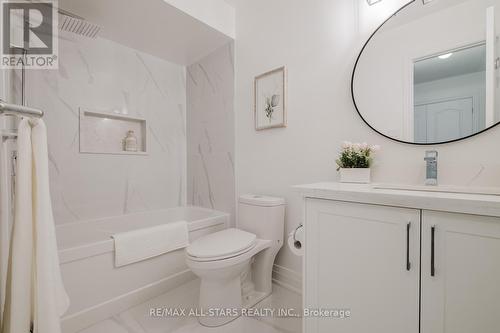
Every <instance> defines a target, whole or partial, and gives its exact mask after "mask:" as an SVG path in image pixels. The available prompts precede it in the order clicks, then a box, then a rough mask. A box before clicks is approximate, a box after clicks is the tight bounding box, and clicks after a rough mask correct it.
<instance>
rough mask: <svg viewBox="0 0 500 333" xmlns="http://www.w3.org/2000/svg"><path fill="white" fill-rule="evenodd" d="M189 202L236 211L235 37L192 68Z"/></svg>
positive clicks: (189, 78)
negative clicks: (233, 40)
mask: <svg viewBox="0 0 500 333" xmlns="http://www.w3.org/2000/svg"><path fill="white" fill-rule="evenodd" d="M187 73H188V74H187V101H188V106H187V149H188V186H187V191H188V196H187V199H188V203H189V204H193V205H196V206H201V207H206V208H212V209H217V210H220V211H223V212H227V213H230V214H231V220H232V221H233V220H234V215H235V193H234V191H235V174H234V52H233V43H229V44H227V45H226V46H224V47H221V48H219V49H218V50H216V51H215V52H213V53H212V54H210V55H209V56H207V57H205V58H204V59H202V60H200V61H199V62H197V63H195V64H192V65H191V66H189V67H188V68H187Z"/></svg>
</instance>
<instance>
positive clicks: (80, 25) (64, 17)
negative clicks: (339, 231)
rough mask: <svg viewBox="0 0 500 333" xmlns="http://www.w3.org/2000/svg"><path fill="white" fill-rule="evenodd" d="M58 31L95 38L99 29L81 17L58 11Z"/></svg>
mask: <svg viewBox="0 0 500 333" xmlns="http://www.w3.org/2000/svg"><path fill="white" fill-rule="evenodd" d="M58 11H59V30H61V31H68V32H72V33H74V34H77V35H80V36H84V37H89V38H96V37H97V34H98V33H99V31H101V27H100V26H98V25H97V24H94V23H91V22H89V21H87V20H85V19H84V18H83V17H80V16H78V15H75V14H73V13H70V12H68V11H65V10H62V9H59V10H58Z"/></svg>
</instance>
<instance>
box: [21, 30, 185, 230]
mask: <svg viewBox="0 0 500 333" xmlns="http://www.w3.org/2000/svg"><path fill="white" fill-rule="evenodd" d="M59 61H60V64H59V70H58V71H56V70H30V71H29V72H28V74H27V101H28V104H29V105H30V106H33V107H38V108H40V109H43V110H44V111H45V116H44V120H45V122H46V124H47V130H48V144H49V163H50V165H49V167H50V189H51V196H52V202H53V210H54V216H55V220H56V223H66V222H74V221H79V220H85V219H90V218H96V217H105V216H115V215H121V214H124V213H129V212H136V211H144V210H152V209H160V208H168V207H176V206H179V205H183V204H185V203H186V186H185V183H186V133H185V131H186V128H185V117H186V73H185V68H184V67H182V66H179V65H176V64H172V63H169V62H166V61H164V60H161V59H159V58H155V57H153V56H150V55H147V54H144V53H141V52H138V51H136V50H133V49H130V48H127V47H124V46H122V45H120V44H117V43H114V42H112V41H109V40H105V39H102V38H97V39H95V40H93V39H88V38H84V37H79V36H75V35H72V34H69V33H63V34H61V39H60V43H59ZM17 74H18V73H17ZM14 87H16V88H15V89H16V92H17V94H19V87H20V80H19V75H16V76H15V81H14ZM80 107H83V108H85V109H87V110H94V111H105V112H113V111H114V110H120V111H125V112H127V113H128V114H129V115H130V116H136V117H141V118H145V119H146V120H147V121H148V139H149V140H148V149H149V155H147V156H131V155H127V156H117V155H101V154H80V153H79V131H78V128H79V117H78V115H79V114H78V111H79V108H80ZM125 134H126V133H124V136H125ZM87 135H89V133H87ZM101 139H103V138H101Z"/></svg>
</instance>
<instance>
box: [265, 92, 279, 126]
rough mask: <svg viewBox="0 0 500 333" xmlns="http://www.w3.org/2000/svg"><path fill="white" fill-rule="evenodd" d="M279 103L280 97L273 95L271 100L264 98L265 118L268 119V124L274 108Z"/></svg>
mask: <svg viewBox="0 0 500 333" xmlns="http://www.w3.org/2000/svg"><path fill="white" fill-rule="evenodd" d="M279 103H280V95H273V96H272V97H271V98H269V97H268V98H266V110H265V111H266V117H267V118H268V119H269V123H271V122H272V120H273V112H274V108H276V107H277V106H278V105H279Z"/></svg>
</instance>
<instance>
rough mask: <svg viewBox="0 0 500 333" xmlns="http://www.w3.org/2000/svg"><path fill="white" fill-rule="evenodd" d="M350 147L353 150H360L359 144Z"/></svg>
mask: <svg viewBox="0 0 500 333" xmlns="http://www.w3.org/2000/svg"><path fill="white" fill-rule="evenodd" d="M352 147H353V148H354V150H360V149H361V144H360V143H355V144H353V145H352Z"/></svg>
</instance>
